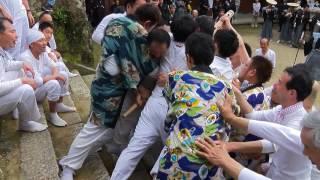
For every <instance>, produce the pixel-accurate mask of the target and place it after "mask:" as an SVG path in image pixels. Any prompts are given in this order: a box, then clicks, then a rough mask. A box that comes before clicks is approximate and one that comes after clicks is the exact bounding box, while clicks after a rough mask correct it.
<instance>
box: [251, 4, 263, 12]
mask: <svg viewBox="0 0 320 180" xmlns="http://www.w3.org/2000/svg"><path fill="white" fill-rule="evenodd" d="M252 9H253V12H254V13H259V12H260V9H261V4H260V2H258V3H253V4H252Z"/></svg>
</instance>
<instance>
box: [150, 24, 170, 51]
mask: <svg viewBox="0 0 320 180" xmlns="http://www.w3.org/2000/svg"><path fill="white" fill-rule="evenodd" d="M147 41H148V44H151V43H152V42H154V41H155V42H159V43H166V45H167V47H169V46H170V42H171V38H170V35H169V33H168V32H167V31H165V30H163V29H160V28H156V29H154V30H152V31H151V32H150V33H149V34H148V37H147Z"/></svg>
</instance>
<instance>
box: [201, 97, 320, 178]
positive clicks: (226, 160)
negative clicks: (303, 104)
mask: <svg viewBox="0 0 320 180" xmlns="http://www.w3.org/2000/svg"><path fill="white" fill-rule="evenodd" d="M218 107H219V110H220V112H221V113H222V116H223V117H224V119H225V120H226V121H227V122H228V123H229V124H231V125H232V126H233V127H236V128H240V129H243V130H246V131H248V133H251V134H254V135H256V136H259V137H262V138H265V139H267V140H269V141H271V142H273V143H274V144H277V146H279V147H281V148H283V149H286V150H287V151H288V152H291V153H292V155H293V157H295V156H301V157H305V158H308V159H307V160H306V162H297V163H300V164H303V165H305V166H311V162H312V163H313V164H315V165H316V166H317V169H319V168H320V141H319V140H320V119H319V117H320V112H319V111H314V112H311V113H310V114H308V115H306V116H305V117H304V118H303V121H302V126H303V128H302V131H299V130H295V129H292V128H289V127H285V126H282V125H279V124H275V123H270V122H261V121H256V120H248V119H245V118H241V117H237V116H235V115H234V114H233V112H232V108H231V98H230V97H227V100H226V101H225V102H224V103H222V102H221V103H220V104H219V105H218ZM197 146H198V147H199V149H200V151H198V152H197V154H198V155H199V156H202V157H203V158H206V159H207V160H208V161H209V162H210V163H212V164H214V165H218V166H221V167H222V168H223V169H224V170H225V171H226V172H227V173H228V174H229V175H231V176H232V177H233V178H236V179H239V180H257V179H259V180H271V178H270V177H265V176H262V175H260V174H257V173H255V172H253V171H251V170H249V169H247V168H244V167H242V166H241V165H240V164H239V163H238V162H236V161H235V160H234V159H232V158H231V157H230V156H229V154H228V151H229V150H230V149H232V147H230V146H229V145H228V144H227V145H225V144H224V143H223V142H218V141H216V142H214V141H212V140H211V139H208V138H205V140H197ZM252 148H258V149H259V150H260V151H261V150H263V148H265V147H263V145H260V147H256V146H255V145H253V146H251V147H249V149H252ZM289 158H292V157H289ZM310 160H311V161H310ZM309 164H310V165H309ZM282 165H286V164H282ZM304 168H305V167H304ZM293 173H294V172H293ZM272 179H278V178H272ZM289 179H290V178H289ZM294 179H301V178H294ZM302 179H304V180H310V179H312V180H313V179H314V180H316V178H314V177H312V178H310V177H305V178H302ZM317 179H319V178H317ZM281 180H282V178H281Z"/></svg>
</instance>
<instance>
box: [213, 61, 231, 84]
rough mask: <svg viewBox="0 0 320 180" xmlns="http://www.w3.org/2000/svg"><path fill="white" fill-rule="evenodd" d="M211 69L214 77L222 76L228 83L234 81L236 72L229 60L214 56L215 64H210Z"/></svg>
mask: <svg viewBox="0 0 320 180" xmlns="http://www.w3.org/2000/svg"><path fill="white" fill-rule="evenodd" d="M210 68H211V70H212V72H213V74H214V75H216V76H222V77H224V78H225V79H226V80H228V81H230V82H231V81H232V79H233V76H234V72H233V69H232V64H231V61H230V59H229V58H227V59H223V58H221V57H218V56H214V58H213V62H212V63H211V64H210Z"/></svg>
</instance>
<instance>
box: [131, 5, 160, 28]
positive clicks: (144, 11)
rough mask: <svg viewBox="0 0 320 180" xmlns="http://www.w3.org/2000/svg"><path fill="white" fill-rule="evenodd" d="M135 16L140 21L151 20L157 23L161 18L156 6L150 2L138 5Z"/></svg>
mask: <svg viewBox="0 0 320 180" xmlns="http://www.w3.org/2000/svg"><path fill="white" fill-rule="evenodd" d="M135 17H136V18H137V19H138V20H139V21H142V22H146V21H151V23H152V24H158V23H159V22H160V18H161V12H160V10H159V8H158V7H156V6H155V5H152V4H144V5H141V6H140V7H138V9H137V10H136V12H135Z"/></svg>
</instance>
